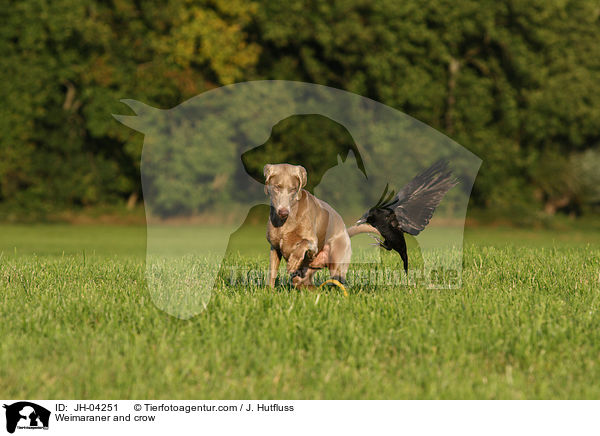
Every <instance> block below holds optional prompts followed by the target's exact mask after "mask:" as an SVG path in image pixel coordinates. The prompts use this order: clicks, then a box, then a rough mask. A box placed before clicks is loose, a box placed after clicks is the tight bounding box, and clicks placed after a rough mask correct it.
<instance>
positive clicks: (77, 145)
mask: <svg viewBox="0 0 600 436" xmlns="http://www.w3.org/2000/svg"><path fill="white" fill-rule="evenodd" d="M0 17H1V20H2V23H3V26H2V27H1V28H0V50H1V53H2V56H1V57H0V74H2V80H1V81H0V97H1V99H2V105H0V111H1V112H0V132H2V133H1V134H0V214H1V216H2V217H4V218H13V219H14V218H15V217H20V216H40V217H43V216H45V215H46V214H49V213H53V212H56V211H59V210H61V209H66V208H73V207H87V206H96V205H102V204H111V203H115V202H121V203H126V202H128V201H129V203H130V204H131V203H133V202H134V201H135V199H136V198H138V197H139V196H140V195H141V186H140V174H139V162H140V156H141V149H142V142H143V138H142V136H141V134H139V133H136V132H134V131H132V130H130V129H128V128H127V127H125V126H123V125H120V124H119V123H118V122H117V121H115V120H114V119H113V118H112V117H111V114H112V113H124V112H126V111H127V109H126V108H124V106H123V105H122V104H121V103H119V100H120V99H122V98H132V99H136V100H139V101H143V102H145V103H147V104H150V105H153V106H156V107H160V108H170V107H173V106H176V105H177V104H179V103H181V102H183V101H185V100H186V99H188V98H191V97H193V96H195V95H197V94H199V93H201V92H203V91H206V90H209V89H213V88H215V87H219V86H222V85H227V84H231V83H235V82H239V81H246V80H259V79H286V80H298V81H306V82H312V83H317V84H322V85H328V86H332V87H337V88H341V89H344V90H347V91H351V92H354V93H357V94H361V95H364V96H367V97H370V98H372V99H374V100H377V101H380V102H382V103H384V104H387V105H389V106H391V107H394V108H396V109H398V110H401V111H403V112H405V113H407V114H409V115H411V116H413V117H415V118H417V119H419V120H421V121H423V122H425V123H426V124H428V125H430V126H432V127H434V128H436V129H438V130H440V131H442V132H444V133H445V134H447V135H448V136H450V137H451V138H452V139H454V140H455V141H457V142H458V143H460V144H462V145H463V146H464V147H466V148H468V149H469V150H471V151H472V152H474V153H475V154H477V155H478V156H479V157H481V158H482V159H483V165H482V167H481V170H480V173H479V176H478V178H477V181H476V184H475V187H474V191H473V195H472V203H471V204H472V206H473V207H475V208H479V209H482V210H488V211H490V212H492V213H494V214H499V215H504V216H508V217H511V216H512V217H514V216H518V215H527V214H530V215H531V214H533V215H536V214H541V213H545V214H555V213H557V212H566V213H575V214H585V213H593V212H594V211H596V210H597V209H598V207H599V206H600V171H598V168H599V167H600V148H599V145H600V44H598V41H599V40H600V7H598V3H597V1H596V0H551V1H547V0H532V1H531V0H530V1H521V0H504V1H490V0H483V1H472V0H460V1H458V2H455V1H449V0H431V1H428V2H422V1H417V0H406V1H392V0H378V1H374V2H373V1H366V0H308V1H300V0H287V1H284V2H273V1H267V0H257V1H242V0H200V1H192V0H167V1H157V0H149V1H144V2H141V1H138V0H113V1H109V2H106V1H100V0H90V1H87V2H80V1H77V0H52V1H51V0H20V1H12V0H9V1H5V2H2V5H1V6H0ZM336 129H338V127H336V126H334V125H333V124H332V125H328V124H327V122H326V120H325V121H324V120H321V119H315V120H312V121H311V120H310V119H306V118H301V119H298V120H297V122H289V123H285V124H284V125H282V126H281V129H280V131H279V132H277V135H276V139H275V142H277V141H279V146H281V147H283V145H284V144H285V143H286V142H291V141H302V142H303V143H304V144H305V147H308V150H307V152H308V153H309V154H310V148H311V147H314V153H313V154H314V155H316V156H318V147H321V146H322V142H321V141H308V140H307V139H306V138H307V137H310V135H311V134H312V135H315V131H317V132H318V133H317V134H316V136H317V137H321V138H324V139H323V140H325V141H330V142H331V143H333V144H334V145H336V144H335V143H336V141H344V140H346V138H344V137H343V135H341V136H339V135H337V134H335V133H336V132H337V130H336ZM324 132H329V133H324ZM307 135H309V136H307ZM338 137H339V138H340V139H337V138H338ZM277 145H278V144H277V143H275V144H273V147H277ZM334 148H335V147H334ZM223 158H224V159H226V158H227V156H224V157H223ZM282 158H285V155H283V156H282ZM258 161H260V159H258V158H257V162H258ZM316 165H318V162H317V163H316ZM192 212H193V211H192Z"/></svg>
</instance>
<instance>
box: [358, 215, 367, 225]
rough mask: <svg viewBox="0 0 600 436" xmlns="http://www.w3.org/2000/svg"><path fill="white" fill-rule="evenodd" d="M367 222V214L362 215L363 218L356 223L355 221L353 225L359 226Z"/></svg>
mask: <svg viewBox="0 0 600 436" xmlns="http://www.w3.org/2000/svg"><path fill="white" fill-rule="evenodd" d="M366 222H367V214H364V215H363V216H361V217H360V219H359V220H358V221H356V224H355V225H357V226H358V225H361V224H364V223H366Z"/></svg>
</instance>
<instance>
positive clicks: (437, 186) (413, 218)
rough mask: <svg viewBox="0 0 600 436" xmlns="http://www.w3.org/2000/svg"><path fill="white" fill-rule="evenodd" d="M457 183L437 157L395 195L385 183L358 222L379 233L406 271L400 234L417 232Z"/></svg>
mask: <svg viewBox="0 0 600 436" xmlns="http://www.w3.org/2000/svg"><path fill="white" fill-rule="evenodd" d="M457 183H458V181H457V180H455V179H454V178H453V177H452V172H451V171H450V170H449V169H448V162H446V161H444V160H440V161H438V162H436V163H434V164H433V165H432V166H430V167H429V168H427V169H426V170H425V171H422V172H421V173H419V174H418V175H416V176H415V177H414V178H413V179H412V180H411V181H410V182H409V183H408V184H407V185H406V186H404V188H402V189H401V190H400V192H398V194H397V195H394V193H393V191H390V190H389V185H386V186H385V189H384V191H383V194H382V195H381V198H380V199H379V201H378V202H377V204H376V205H375V206H373V207H372V208H371V209H369V210H368V211H367V212H366V213H365V214H364V215H363V217H362V218H361V221H364V222H367V223H369V224H370V225H372V226H373V227H375V228H376V229H377V230H378V231H379V233H381V236H383V240H382V241H381V240H380V241H379V244H380V245H381V246H382V247H383V248H385V249H386V250H395V251H397V252H398V253H399V254H400V257H402V261H403V263H404V270H405V271H408V255H407V253H406V240H405V239H404V233H408V234H411V235H414V236H416V235H418V234H419V233H421V232H422V231H423V229H425V227H426V226H427V224H429V220H430V219H431V217H432V216H433V212H434V211H435V208H436V207H437V206H438V205H439V204H440V202H441V201H442V198H444V195H446V193H447V192H448V191H449V190H450V189H451V188H452V187H454V186H456V184H457Z"/></svg>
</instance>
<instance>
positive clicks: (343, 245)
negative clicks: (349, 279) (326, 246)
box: [327, 233, 352, 284]
mask: <svg viewBox="0 0 600 436" xmlns="http://www.w3.org/2000/svg"><path fill="white" fill-rule="evenodd" d="M330 244H331V252H330V255H329V264H328V265H327V266H328V267H329V274H330V275H331V278H332V279H335V280H338V281H339V282H340V283H342V284H344V283H346V274H347V273H348V268H349V267H350V259H351V257H352V245H351V244H350V237H349V236H348V233H344V234H342V235H340V236H338V237H336V238H335V239H333V240H332V241H331V242H330Z"/></svg>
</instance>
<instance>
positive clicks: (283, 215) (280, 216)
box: [277, 209, 290, 219]
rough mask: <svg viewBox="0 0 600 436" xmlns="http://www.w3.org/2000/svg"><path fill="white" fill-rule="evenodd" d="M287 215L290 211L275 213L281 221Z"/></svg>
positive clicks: (281, 210)
mask: <svg viewBox="0 0 600 436" xmlns="http://www.w3.org/2000/svg"><path fill="white" fill-rule="evenodd" d="M289 214H290V211H289V210H287V209H279V211H278V212H277V215H279V218H281V219H286V218H287V217H288V215H289Z"/></svg>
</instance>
